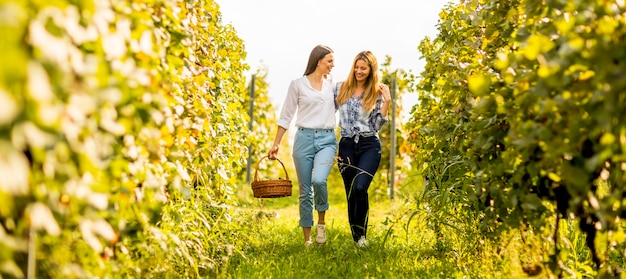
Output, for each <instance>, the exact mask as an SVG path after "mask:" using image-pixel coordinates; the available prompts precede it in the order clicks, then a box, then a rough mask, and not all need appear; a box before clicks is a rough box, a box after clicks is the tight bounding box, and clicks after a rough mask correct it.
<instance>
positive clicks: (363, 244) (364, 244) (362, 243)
mask: <svg viewBox="0 0 626 279" xmlns="http://www.w3.org/2000/svg"><path fill="white" fill-rule="evenodd" d="M356 245H357V246H359V247H360V248H363V247H367V239H365V236H361V238H359V241H358V242H357V243H356Z"/></svg>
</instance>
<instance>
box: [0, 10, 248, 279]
mask: <svg viewBox="0 0 626 279" xmlns="http://www.w3.org/2000/svg"><path fill="white" fill-rule="evenodd" d="M0 15H2V16H0V31H1V32H2V33H3V34H5V35H6V36H5V37H3V40H2V41H0V50H1V51H0V58H1V59H0V60H2V61H3V64H2V66H0V131H1V132H2V133H0V136H1V137H2V138H0V142H1V143H2V144H1V145H0V149H2V150H3V152H2V153H0V154H2V155H0V165H2V166H3V167H2V168H1V169H2V173H3V177H2V178H0V198H1V199H2V200H3V201H5V200H7V202H2V203H1V204H0V220H2V222H3V224H2V225H3V226H0V227H2V228H8V229H9V231H8V232H6V234H9V235H8V236H7V238H5V237H4V236H5V231H4V230H3V231H2V233H3V237H2V238H3V240H4V239H21V238H23V237H25V236H27V235H29V233H30V228H32V229H35V230H36V231H37V234H38V235H40V236H42V237H41V238H38V239H40V241H39V242H37V243H34V244H33V245H34V246H33V249H35V250H37V253H40V251H47V252H42V253H43V254H41V255H40V254H37V259H38V260H40V261H42V262H43V264H37V268H38V269H37V274H33V276H43V277H46V276H49V277H57V276H56V274H55V272H56V271H55V270H51V269H49V266H50V265H48V264H47V263H48V262H51V263H54V265H55V266H57V267H58V269H60V270H67V269H70V267H75V269H76V270H77V271H76V273H73V274H86V273H90V274H93V275H94V276H96V277H107V276H110V274H109V275H105V274H106V272H110V270H120V269H121V270H122V271H123V272H122V273H123V274H127V275H128V276H130V277H136V276H138V274H136V273H134V272H136V271H137V270H142V269H144V268H143V267H140V266H142V264H146V263H145V262H141V261H137V262H135V261H133V260H134V259H136V258H137V257H139V258H141V257H142V254H144V253H146V254H153V253H154V252H155V250H154V249H155V248H156V247H151V246H150V245H152V244H154V243H156V242H158V245H159V247H161V248H162V249H164V250H162V251H160V252H164V251H165V250H166V248H168V245H174V246H175V245H178V246H179V247H178V248H181V249H184V247H181V246H184V245H186V244H185V242H181V241H179V240H180V238H179V237H178V236H176V232H179V230H178V228H172V227H166V228H165V230H170V231H164V232H160V230H161V229H160V228H159V227H158V226H159V225H158V223H157V222H159V221H160V220H161V217H160V214H161V213H162V211H163V210H164V207H166V206H168V205H167V202H168V200H169V198H170V196H169V195H170V194H172V195H176V194H177V193H176V192H175V190H176V189H178V190H182V191H183V192H184V193H186V194H187V195H186V197H187V198H190V195H188V194H189V189H191V188H197V190H199V191H201V192H199V193H198V196H200V197H204V198H203V199H200V200H198V201H196V202H194V203H195V204H197V205H200V204H203V206H201V207H210V206H214V205H215V204H222V203H223V204H226V203H227V202H226V199H227V196H226V194H227V191H226V190H225V189H229V188H230V184H232V183H234V180H233V179H234V178H235V177H236V176H235V175H233V174H235V173H237V172H238V171H239V169H240V168H241V165H242V164H241V162H242V161H243V158H244V157H243V152H241V151H242V150H245V148H246V146H247V143H248V139H247V136H245V135H244V136H230V135H233V134H237V133H239V132H240V131H242V130H244V127H245V126H246V124H247V123H246V122H245V117H242V115H245V113H244V112H245V109H244V108H243V107H242V106H241V100H242V99H243V97H242V95H243V93H244V90H245V89H244V87H245V84H244V79H243V78H242V73H243V72H244V71H245V70H246V69H247V65H245V64H244V63H243V59H244V58H245V52H244V51H243V45H242V41H241V39H239V38H238V37H237V34H236V33H235V32H234V30H233V29H232V28H231V27H229V26H223V25H222V24H221V22H220V21H219V18H220V14H219V10H218V8H217V4H216V3H214V2H213V1H192V2H189V1H177V0H168V1H139V2H137V1H134V2H124V1H114V2H107V1H86V2H84V1H83V2H80V3H78V2H76V1H69V2H68V1H65V0H60V1H48V2H45V1H36V2H27V3H22V2H11V3H2V4H0ZM211 84H213V85H214V86H213V87H212V86H211ZM218 135H219V136H220V137H219V139H220V140H214V139H215V136H218ZM200 181H202V182H200ZM198 185H203V186H206V187H197V186H198ZM168 186H171V193H170V192H168V189H167V187H168ZM176 196H178V195H176ZM176 205H177V204H176V203H174V204H173V206H174V207H175V206H176ZM205 205H206V206H205ZM226 208H227V207H223V208H220V209H219V211H222V212H223V211H225V209H226ZM5 220H6V223H4V222H5ZM148 230H149V231H150V233H145V231H148ZM172 231H175V232H172ZM212 233H215V234H216V233H218V232H212ZM157 235H158V236H159V239H158V240H156V241H153V242H151V241H150V239H149V237H151V236H157ZM118 236H119V237H121V238H123V239H124V241H123V242H122V243H123V244H121V246H118V247H116V246H115V244H116V243H117V241H118ZM29 237H30V236H29ZM137 243H139V244H140V245H139V246H135V245H136V244H137ZM150 243H152V244H150ZM221 245H222V244H220V243H219V242H218V241H217V240H216V241H214V242H212V243H210V245H207V246H206V247H203V248H204V249H199V250H198V251H199V253H206V254H204V255H202V258H203V259H207V258H210V257H213V256H214V254H215V253H218V251H220V249H221ZM60 246H67V247H71V248H72V249H64V251H69V252H65V253H64V252H58V251H60V250H59V249H56V247H60ZM9 248H10V249H14V250H13V251H15V252H16V253H24V252H25V251H23V249H22V248H21V247H19V249H18V248H15V247H13V248H12V247H9ZM73 248H77V249H78V250H79V251H74V250H73ZM118 248H119V250H116V249H118ZM156 249H159V248H156ZM211 249H213V250H211ZM3 250H4V247H3ZM129 250H130V251H129ZM49 251H54V252H49ZM200 251H201V252H200ZM74 252H75V253H76V254H77V255H78V254H80V255H81V257H80V258H77V257H74V256H71V254H70V256H68V254H67V253H74ZM160 252H157V254H158V255H163V257H157V258H155V262H158V261H161V262H159V264H162V260H163V259H164V258H174V257H168V256H167V253H160ZM114 253H118V255H119V256H120V257H119V258H115V259H114V260H111V258H110V257H111V256H112V254H114ZM101 257H102V258H103V259H107V260H111V261H105V262H100V260H101ZM216 257H218V256H216ZM146 258H147V257H146ZM16 259H18V260H19V261H22V262H18V265H19V266H20V267H25V266H26V263H25V262H24V259H26V257H24V256H23V255H20V256H19V257H16ZM123 259H125V260H123ZM96 262H99V263H100V264H95V263H96ZM192 262H193V261H192ZM177 264H179V263H174V264H173V266H176V265H177ZM187 264H188V263H187ZM183 265H185V264H183ZM0 266H3V267H11V266H14V264H13V261H9V260H7V258H6V257H4V254H3V256H2V257H0ZM151 266H152V265H151ZM182 268H183V269H184V268H188V269H190V270H193V269H196V267H189V266H185V267H182ZM9 269H10V268H3V269H2V270H0V274H1V273H5V272H9V271H7V270H9ZM172 270H180V269H179V268H175V267H172ZM11 273H14V272H11ZM18 273H19V272H18ZM18 273H15V274H18ZM22 273H24V272H22ZM191 273H193V272H191V271H190V273H184V274H191ZM176 274H177V275H181V276H183V275H184V274H179V273H176ZM99 275H102V276H99ZM116 275H119V276H122V275H120V274H116ZM144 275H145V274H144ZM196 275H197V270H196ZM77 276H78V275H77ZM79 277H80V276H79Z"/></svg>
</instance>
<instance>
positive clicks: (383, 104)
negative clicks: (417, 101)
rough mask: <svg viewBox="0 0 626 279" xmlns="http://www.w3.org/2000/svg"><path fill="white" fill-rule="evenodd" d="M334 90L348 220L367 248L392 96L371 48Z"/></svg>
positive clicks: (353, 236) (356, 238) (356, 235)
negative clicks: (382, 135) (371, 196)
mask: <svg viewBox="0 0 626 279" xmlns="http://www.w3.org/2000/svg"><path fill="white" fill-rule="evenodd" d="M335 91H336V94H337V97H336V100H337V103H338V105H339V128H340V130H341V131H340V133H341V139H340V140H339V151H338V158H337V160H338V166H339V171H340V172H341V176H342V178H343V183H344V187H345V190H346V198H347V200H348V222H349V223H350V231H351V232H352V238H353V240H354V242H356V243H357V245H358V246H359V247H364V246H367V240H366V236H367V220H368V216H369V196H368V193H367V190H368V188H369V186H370V184H371V183H372V178H374V175H375V174H376V171H377V170H378V165H379V164H380V159H381V146H380V140H379V138H378V131H379V130H380V128H381V127H382V126H383V125H384V124H385V123H387V110H388V108H389V103H391V95H390V92H389V87H387V86H386V85H384V84H382V83H380V78H379V73H378V62H377V61H376V57H375V56H374V54H372V52H371V51H362V52H360V53H358V54H357V55H356V57H355V58H354V63H353V64H352V69H351V70H350V74H349V75H348V78H347V79H346V81H345V82H342V83H339V84H338V85H337V89H336V90H335Z"/></svg>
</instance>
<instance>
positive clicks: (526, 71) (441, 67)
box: [409, 0, 626, 275]
mask: <svg viewBox="0 0 626 279" xmlns="http://www.w3.org/2000/svg"><path fill="white" fill-rule="evenodd" d="M462 2H463V3H462V4H457V5H449V6H448V7H447V8H446V9H445V10H444V11H443V12H442V13H441V14H440V18H441V21H440V24H439V35H438V36H437V37H436V38H434V39H432V40H431V39H426V40H423V41H422V43H421V45H420V51H421V52H422V53H423V55H424V57H425V59H426V62H427V63H426V67H425V70H424V72H423V73H424V74H423V78H422V80H421V81H420V83H419V85H418V86H417V88H418V91H419V94H420V105H419V106H418V107H417V108H416V109H415V110H414V111H413V119H412V120H413V121H411V123H410V124H409V130H410V131H411V137H410V141H411V142H412V145H413V147H415V149H416V156H415V158H416V161H417V165H418V166H421V169H422V171H423V172H424V174H425V175H426V176H427V177H428V178H429V179H430V188H429V190H432V191H431V193H433V195H431V198H432V199H431V200H430V201H431V202H433V204H432V205H435V204H436V205H437V206H436V207H437V210H435V214H436V215H440V217H445V215H446V214H448V213H447V212H453V213H454V214H456V212H454V211H455V210H458V209H459V208H463V210H461V211H458V212H462V213H463V214H464V215H465V216H466V218H468V219H477V220H480V227H479V228H478V231H479V232H481V233H482V234H485V235H490V236H494V237H498V236H500V235H501V234H502V233H503V232H505V231H507V230H510V229H518V228H519V229H522V230H528V231H535V232H539V231H542V230H544V229H546V231H550V232H549V233H551V234H552V240H553V241H551V246H550V247H551V249H550V250H548V251H546V255H548V256H547V257H545V258H544V260H543V264H546V265H548V267H549V268H550V270H552V271H553V272H554V273H556V274H559V275H563V274H564V273H565V272H569V271H567V270H568V269H570V268H571V269H573V270H574V271H575V272H581V273H584V272H586V271H583V269H586V268H587V267H589V265H588V264H586V265H578V263H576V262H575V261H573V260H572V259H573V258H575V257H576V255H579V254H580V251H572V250H571V248H572V246H571V245H569V244H568V243H567V242H566V241H565V240H563V239H564V238H561V236H560V235H558V233H557V232H558V229H557V228H558V225H559V223H556V221H555V219H556V218H557V217H560V218H564V219H569V220H568V221H569V222H572V223H576V224H578V226H579V229H580V231H582V232H584V233H585V235H586V237H587V239H586V242H585V245H586V248H588V249H589V250H590V251H591V261H592V262H593V263H592V264H590V266H591V267H593V268H595V269H596V270H598V273H599V274H602V273H604V272H606V273H617V272H619V270H620V268H616V267H618V266H620V265H622V266H623V256H620V255H621V254H623V250H624V245H625V242H624V237H623V235H624V225H623V222H621V221H620V220H621V218H623V217H624V216H625V212H626V200H624V183H626V175H625V170H626V168H625V166H626V165H625V164H626V156H625V154H626V153H625V151H626V117H625V114H624V113H623V111H624V110H623V107H624V104H626V97H625V96H626V95H625V94H624V93H623V92H624V89H626V84H625V83H624V79H623V77H624V75H625V74H626V67H625V65H626V64H625V63H626V52H625V51H624V50H625V49H626V43H625V42H626V41H625V40H624V38H625V36H626V19H625V16H624V15H625V11H626V7H625V6H624V5H623V3H617V2H611V1H589V0H580V1H536V0H516V1H475V0H470V1H462ZM446 209H447V210H446ZM556 220H558V219H556ZM574 221H575V222H574ZM555 224H556V225H555ZM544 233H545V231H544ZM544 235H545V234H544ZM568 253H569V254H568ZM612 259H617V260H616V261H612ZM583 266H584V268H583ZM564 270H565V271H564Z"/></svg>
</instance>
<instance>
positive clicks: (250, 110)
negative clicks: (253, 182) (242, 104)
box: [246, 75, 254, 183]
mask: <svg viewBox="0 0 626 279" xmlns="http://www.w3.org/2000/svg"><path fill="white" fill-rule="evenodd" d="M248 116H250V122H249V123H248V131H250V132H252V123H253V122H254V75H252V77H251V79H250V109H249V110H248ZM251 166H252V145H248V167H247V168H246V182H247V183H250V169H251Z"/></svg>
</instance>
